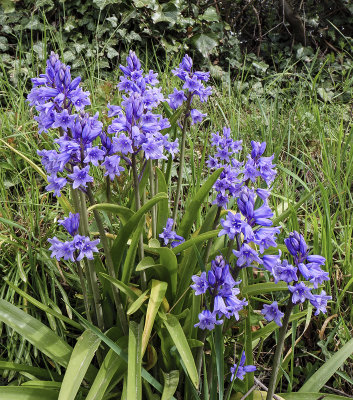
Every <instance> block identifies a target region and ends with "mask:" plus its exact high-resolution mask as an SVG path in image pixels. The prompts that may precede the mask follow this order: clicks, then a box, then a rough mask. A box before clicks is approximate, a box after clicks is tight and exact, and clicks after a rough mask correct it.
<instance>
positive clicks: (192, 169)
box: [0, 59, 353, 388]
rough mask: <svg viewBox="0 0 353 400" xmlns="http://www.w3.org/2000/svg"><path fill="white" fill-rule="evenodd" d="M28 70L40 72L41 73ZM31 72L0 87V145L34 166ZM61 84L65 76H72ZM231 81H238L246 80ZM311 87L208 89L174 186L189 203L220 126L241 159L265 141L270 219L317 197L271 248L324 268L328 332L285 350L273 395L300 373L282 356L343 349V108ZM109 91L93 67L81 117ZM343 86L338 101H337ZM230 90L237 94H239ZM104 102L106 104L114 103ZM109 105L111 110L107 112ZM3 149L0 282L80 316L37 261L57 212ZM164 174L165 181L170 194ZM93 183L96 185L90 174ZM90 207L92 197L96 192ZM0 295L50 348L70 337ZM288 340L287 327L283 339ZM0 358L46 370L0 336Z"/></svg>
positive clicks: (46, 262)
mask: <svg viewBox="0 0 353 400" xmlns="http://www.w3.org/2000/svg"><path fill="white" fill-rule="evenodd" d="M40 64H41V66H43V63H42V62H41V63H40ZM151 64H156V61H155V60H153V59H152V62H151ZM161 64H162V63H161ZM163 64H164V63H163ZM173 65H174V64H173ZM32 68H33V69H32V71H28V72H27V74H26V75H25V76H23V75H18V80H17V82H15V83H14V81H13V80H11V77H6V75H4V78H3V79H2V80H0V93H1V95H2V100H1V105H2V108H1V109H0V139H2V140H3V141H4V142H5V143H7V144H8V145H10V146H12V147H13V148H14V149H15V150H17V151H18V152H20V153H22V154H23V155H25V156H26V157H27V158H29V159H30V160H32V161H33V162H34V163H35V164H36V165H37V166H40V160H39V157H38V156H37V154H36V150H37V149H42V148H49V146H50V142H51V141H50V135H45V134H43V135H41V136H40V135H38V133H37V128H36V124H35V122H34V121H33V114H32V111H31V110H30V108H29V106H28V104H27V103H26V101H25V98H26V95H27V93H28V91H29V90H30V86H31V85H30V81H29V78H30V77H33V76H36V75H37V71H38V70H40V66H39V65H37V63H36V60H33V63H32ZM158 68H160V70H164V71H166V72H164V73H162V75H161V76H160V81H161V84H162V87H163V90H164V93H166V94H167V93H169V92H171V91H172V89H173V87H174V86H175V85H177V80H176V79H174V78H172V79H171V78H170V76H171V74H170V70H171V69H172V65H171V64H167V67H166V68H165V65H164V66H163V65H159V64H157V69H158ZM243 72H244V71H243ZM72 73H73V76H75V72H74V71H72ZM243 75H246V71H245V73H243ZM314 82H315V77H311V76H310V74H309V73H308V75H307V77H306V78H305V79H304V78H301V79H296V76H295V74H294V73H293V74H292V73H291V71H290V70H288V71H286V73H283V74H277V75H274V76H271V77H267V79H266V81H263V82H260V83H261V88H260V86H259V85H258V84H256V85H255V83H256V82H252V81H249V82H246V81H242V75H239V78H238V79H236V80H235V81H231V84H226V83H221V82H219V81H213V82H212V84H213V86H214V94H213V96H212V97H211V98H210V100H209V102H208V103H207V104H206V105H203V106H202V107H203V111H204V110H206V112H207V113H208V118H207V119H206V120H205V121H204V122H203V123H202V124H201V125H200V126H199V125H198V126H194V127H192V128H191V130H190V132H189V136H188V151H187V158H188V161H189V162H187V163H186V166H185V169H186V171H185V172H186V174H185V176H186V179H185V181H184V186H183V187H184V191H186V190H187V191H188V193H196V191H197V189H198V188H199V185H200V183H201V182H202V181H203V180H204V179H205V177H206V175H207V174H208V172H207V168H206V167H205V159H207V150H208V147H206V143H207V140H208V138H209V136H210V133H211V132H215V131H220V130H221V129H222V127H223V126H230V127H231V130H232V133H233V135H234V137H235V138H237V139H242V140H243V141H244V146H245V148H247V149H249V147H250V141H251V140H256V141H266V142H267V146H268V147H267V153H266V154H267V155H271V154H272V153H274V154H275V161H276V164H277V167H278V176H277V178H276V181H275V183H274V189H273V200H272V201H273V205H274V209H275V210H276V211H277V214H278V215H279V214H280V213H281V212H283V211H284V210H287V209H288V210H291V208H292V207H293V206H294V205H295V203H296V202H297V201H298V200H299V199H300V198H302V197H303V196H304V195H305V194H307V193H308V192H310V191H311V190H312V189H314V188H316V189H317V190H316V191H315V194H314V195H313V196H312V197H310V198H309V199H308V200H307V201H306V202H305V203H304V204H303V205H302V206H301V207H300V208H299V210H298V211H297V212H294V211H293V212H290V213H289V217H288V219H287V221H286V223H285V224H283V231H284V232H283V234H282V236H283V237H284V236H285V235H286V234H287V233H288V232H290V231H291V230H293V229H297V230H300V231H301V232H302V233H303V234H304V236H305V238H306V239H307V241H308V243H309V244H310V246H311V247H313V252H314V253H315V254H322V255H324V256H325V257H326V259H327V264H326V268H327V271H328V272H329V274H330V278H331V281H330V283H326V285H325V290H326V291H327V292H328V293H329V294H331V295H332V297H333V302H332V303H330V306H329V307H328V315H333V314H337V317H334V318H333V319H332V321H331V322H329V323H328V325H327V327H326V329H325V332H324V333H323V336H321V337H320V336H315V338H316V340H317V342H319V346H320V347H319V346H318V345H317V343H314V348H315V349H314V350H310V346H309V344H310V343H309V342H308V341H307V340H306V339H305V337H303V338H302V340H301V341H299V343H298V344H297V345H296V348H295V352H294V351H293V353H292V355H291V357H290V358H289V367H288V368H286V372H285V373H284V374H283V377H282V380H283V384H284V387H287V384H288V383H289V386H290V387H292V388H295V385H296V383H297V382H298V379H300V372H298V371H297V370H296V367H295V365H294V361H293V360H294V353H295V357H301V356H303V355H304V354H306V352H310V354H311V359H312V362H313V363H315V360H316V359H317V358H319V359H321V360H322V361H324V360H325V359H326V358H328V357H329V356H330V354H331V353H332V352H333V351H334V349H335V346H336V345H338V343H345V342H346V341H348V339H349V338H350V330H351V329H352V322H353V307H352V296H351V292H352V290H351V285H352V284H353V280H351V278H352V272H353V260H352V230H353V212H352V207H353V199H352V192H353V190H352V189H353V187H352V174H353V151H352V143H353V142H352V140H353V127H352V114H351V108H350V105H349V104H341V103H335V102H333V103H324V102H322V101H321V100H320V99H318V98H317V97H316V95H315V93H316V92H314V91H313V90H312V85H313V84H314ZM116 83H117V78H116V77H114V76H112V79H111V80H102V79H101V78H100V77H99V74H97V71H96V68H95V64H94V63H93V64H92V63H91V64H89V65H87V70H86V79H85V80H84V86H85V89H88V90H90V91H91V94H92V104H93V105H92V111H94V112H95V111H100V112H101V113H102V112H104V110H105V105H106V103H107V102H108V101H109V100H110V99H111V94H112V91H113V89H114V87H115V85H116ZM348 83H349V82H346V84H345V85H343V86H342V89H340V90H345V87H346V88H347V87H348V86H349V84H348ZM241 87H243V88H244V89H243V90H239V88H241ZM114 96H115V99H117V98H118V97H117V96H118V95H117V94H116V93H115V94H114ZM110 101H111V103H112V104H114V100H110ZM4 142H0V267H1V271H2V276H6V277H8V279H9V280H11V282H13V283H14V284H15V285H16V286H18V287H19V288H21V289H22V290H24V291H26V292H28V293H29V294H30V295H32V296H33V297H35V298H36V299H38V300H39V301H41V302H42V303H44V304H45V305H47V306H49V307H52V308H53V309H54V310H55V311H57V312H60V313H63V314H65V315H68V316H70V317H71V311H70V308H69V307H68V306H65V303H67V304H71V306H72V307H73V308H75V309H78V310H79V311H80V312H81V313H82V312H83V304H82V301H81V296H80V293H81V292H80V285H79V279H78V276H77V274H76V272H75V271H74V269H73V268H72V267H71V266H70V264H68V263H60V265H59V264H58V263H57V262H56V261H55V260H53V259H50V257H49V252H48V250H47V249H48V243H47V239H48V238H50V237H53V236H54V235H58V236H60V233H58V232H56V227H55V225H56V224H55V223H54V221H56V220H57V219H59V217H61V215H62V214H61V208H60V205H59V203H58V202H57V201H56V200H55V199H53V197H52V196H51V195H49V194H47V193H46V192H45V191H44V186H45V182H44V179H43V178H42V177H41V176H40V175H39V174H38V173H37V172H36V171H35V170H34V168H33V167H32V166H31V165H30V164H29V163H28V162H26V161H25V160H24V159H23V158H21V157H20V156H19V155H18V154H16V153H15V152H14V151H13V150H12V149H11V148H9V147H8V146H6V145H5V144H4ZM174 174H175V171H173V170H172V183H174V180H173V175H174ZM99 178H100V179H102V174H100V176H99ZM124 190H125V189H124V187H123V185H122V184H117V185H115V186H114V188H113V191H114V193H115V199H116V201H118V202H120V203H124V201H126V200H125V194H124ZM128 190H130V188H128ZM100 195H101V196H102V197H104V192H102V193H101V194H100ZM202 219H203V215H202V214H201V213H200V215H199V216H198V220H197V227H199V226H201V223H202ZM250 278H251V279H254V280H255V279H256V278H255V277H250ZM0 295H1V297H2V298H4V299H7V300H9V301H11V302H12V303H14V304H16V305H18V306H19V307H21V308H23V309H25V310H30V313H31V314H32V315H34V316H36V317H38V318H41V319H42V321H43V322H45V323H46V324H48V325H49V326H50V327H51V328H52V329H53V330H54V331H56V332H57V333H58V334H59V335H60V336H63V337H64V336H66V337H70V336H74V335H73V333H72V332H71V331H69V329H68V326H66V325H65V324H64V323H61V322H59V321H58V320H57V319H55V318H53V317H52V316H51V315H50V314H48V313H47V314H45V313H39V312H38V311H36V310H35V309H34V308H32V307H31V306H30V305H29V304H28V303H26V302H25V301H24V300H23V299H22V298H20V297H19V296H17V295H16V293H15V292H14V290H12V289H10V288H9V287H8V286H7V284H6V283H5V282H4V281H2V283H1V285H0ZM63 300H64V301H63ZM297 311H299V310H297ZM324 319H325V317H321V318H315V319H313V321H312V325H313V327H312V328H311V329H317V330H320V329H321V328H322V325H323V322H324ZM304 325H305V319H304V320H299V321H298V322H297V324H296V327H298V329H299V331H300V332H301V329H302V327H303V326H304ZM294 330H295V328H294V327H293V328H292V332H294ZM314 335H316V334H315V333H314ZM293 338H295V332H294V334H293ZM69 341H70V340H69ZM293 343H294V340H293ZM0 349H1V350H0V357H1V358H6V359H7V360H8V361H16V362H20V363H30V364H33V365H41V366H42V365H43V363H45V362H46V360H45V358H44V357H42V356H40V355H39V354H38V353H37V352H36V350H35V349H34V348H33V347H32V346H31V345H30V344H29V343H27V342H25V341H24V340H23V339H21V337H19V336H18V335H16V334H13V333H12V332H10V330H9V329H8V328H7V327H6V326H3V332H2V340H1V348H0ZM261 357H262V356H261ZM265 359H266V357H265ZM350 362H351V361H350ZM350 367H351V366H350ZM350 367H349V366H348V367H347V369H346V371H348V370H349V368H350ZM310 373H311V372H310V371H309V374H310ZM13 376H14V373H11V372H8V371H7V372H6V371H5V372H4V373H3V379H11V378H13ZM16 376H17V375H16ZM16 379H18V380H19V381H21V379H22V378H21V377H20V376H17V378H16ZM330 384H332V385H334V386H336V387H339V386H340V385H341V387H346V386H345V385H351V384H352V382H351V380H350V379H349V378H347V376H346V375H345V373H344V372H342V373H341V374H340V375H336V376H335V380H334V381H331V383H330ZM350 387H352V386H350Z"/></svg>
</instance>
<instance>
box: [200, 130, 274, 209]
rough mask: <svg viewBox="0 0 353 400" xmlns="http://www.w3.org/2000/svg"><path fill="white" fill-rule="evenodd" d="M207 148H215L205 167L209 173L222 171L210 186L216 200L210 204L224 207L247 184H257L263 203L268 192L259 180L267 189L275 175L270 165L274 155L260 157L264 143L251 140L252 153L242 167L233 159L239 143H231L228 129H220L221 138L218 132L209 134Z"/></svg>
mask: <svg viewBox="0 0 353 400" xmlns="http://www.w3.org/2000/svg"><path fill="white" fill-rule="evenodd" d="M211 145H212V146H213V147H215V152H214V155H213V156H209V159H208V161H207V166H208V167H209V168H210V169H211V170H213V169H218V168H221V167H222V168H223V171H222V173H221V175H220V177H219V179H218V180H217V181H216V183H215V184H214V189H215V190H216V192H217V197H216V200H215V201H214V203H213V204H217V205H218V206H219V207H226V206H227V204H228V202H229V200H230V198H232V197H233V198H238V197H239V196H240V194H241V193H242V189H243V188H244V187H248V186H249V183H250V182H251V183H252V184H256V183H257V184H258V185H257V186H258V189H257V195H258V196H259V197H261V198H262V199H263V200H265V199H267V197H268V196H269V191H268V190H265V189H262V188H261V187H260V183H261V181H259V179H262V180H263V181H264V182H265V183H266V184H267V186H270V185H271V183H272V182H273V180H274V179H275V176H276V173H277V172H276V169H275V164H272V160H273V158H274V155H272V156H271V157H263V156H262V155H263V153H264V151H265V149H266V143H265V142H262V143H260V142H255V141H251V147H252V151H251V153H250V154H248V155H247V162H246V163H245V165H244V162H240V161H238V159H237V158H236V156H235V155H236V154H237V153H239V152H240V151H241V150H242V141H241V140H233V139H232V138H231V135H230V129H229V128H226V127H224V128H223V135H220V134H219V132H216V133H212V139H211Z"/></svg>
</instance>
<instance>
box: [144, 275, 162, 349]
mask: <svg viewBox="0 0 353 400" xmlns="http://www.w3.org/2000/svg"><path fill="white" fill-rule="evenodd" d="M167 286H168V285H167V283H166V282H160V281H156V280H154V279H153V280H152V286H151V294H150V299H149V302H148V306H147V312H146V319H145V326H144V328H143V334H142V349H141V351H142V356H143V355H144V354H145V351H146V348H147V344H148V341H149V339H150V335H151V332H152V328H153V324H154V320H155V318H156V315H157V312H158V310H159V307H160V305H161V303H162V301H163V298H164V296H165V292H166V290H167Z"/></svg>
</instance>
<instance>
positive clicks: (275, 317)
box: [261, 301, 284, 326]
mask: <svg viewBox="0 0 353 400" xmlns="http://www.w3.org/2000/svg"><path fill="white" fill-rule="evenodd" d="M261 314H263V316H264V318H265V319H266V320H267V321H269V322H271V321H275V323H276V324H277V325H278V326H282V321H281V319H282V318H283V316H284V313H283V312H281V311H280V310H279V309H278V304H277V301H274V302H273V303H272V304H270V305H267V304H264V307H263V309H262V310H261Z"/></svg>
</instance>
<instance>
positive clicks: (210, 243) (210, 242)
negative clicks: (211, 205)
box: [205, 207, 222, 266]
mask: <svg viewBox="0 0 353 400" xmlns="http://www.w3.org/2000/svg"><path fill="white" fill-rule="evenodd" d="M221 211H222V207H218V208H217V213H216V216H215V219H214V222H213V225H212V230H213V231H214V230H215V229H216V228H217V225H218V221H219V217H220V216H221ZM212 243H213V239H209V241H208V242H207V247H206V250H205V266H206V265H207V264H208V257H209V256H210V251H211V247H212Z"/></svg>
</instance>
